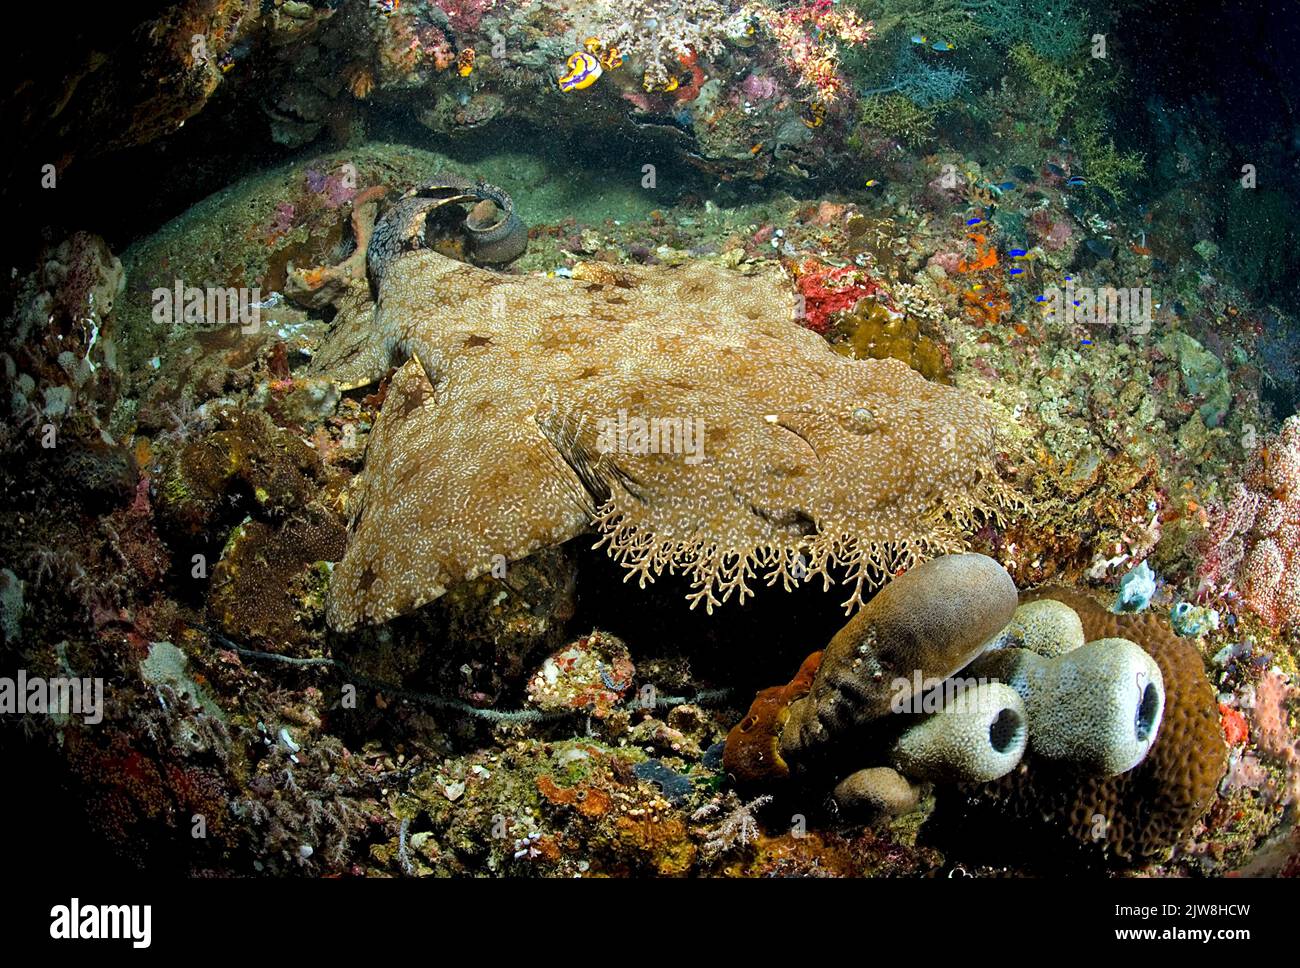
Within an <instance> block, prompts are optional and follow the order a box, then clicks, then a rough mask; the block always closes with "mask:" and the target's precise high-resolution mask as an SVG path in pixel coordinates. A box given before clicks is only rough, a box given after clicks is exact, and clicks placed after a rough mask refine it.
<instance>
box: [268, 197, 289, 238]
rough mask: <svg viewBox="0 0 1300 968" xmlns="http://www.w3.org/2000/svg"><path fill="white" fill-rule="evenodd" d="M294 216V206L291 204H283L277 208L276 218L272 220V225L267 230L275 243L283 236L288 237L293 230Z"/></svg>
mask: <svg viewBox="0 0 1300 968" xmlns="http://www.w3.org/2000/svg"><path fill="white" fill-rule="evenodd" d="M293 216H294V209H293V205H292V204H290V203H289V202H281V203H280V204H279V205H277V206H275V218H273V219H272V220H271V225H270V227H269V228H268V229H267V236H268V237H269V238H270V239H271V240H273V241H274V240H275V239H278V238H280V237H281V236H284V235H288V234H289V231H290V230H291V229H292V228H293Z"/></svg>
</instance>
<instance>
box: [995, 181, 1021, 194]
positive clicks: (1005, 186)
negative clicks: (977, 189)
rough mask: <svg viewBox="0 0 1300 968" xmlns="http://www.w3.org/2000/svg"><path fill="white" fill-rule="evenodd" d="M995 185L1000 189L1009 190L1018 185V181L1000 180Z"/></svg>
mask: <svg viewBox="0 0 1300 968" xmlns="http://www.w3.org/2000/svg"><path fill="white" fill-rule="evenodd" d="M993 187H994V188H996V189H997V190H998V191H1002V192H1009V191H1011V189H1013V188H1015V187H1016V183H1015V182H1013V181H1004V182H998V183H997V184H996V185H994V186H993Z"/></svg>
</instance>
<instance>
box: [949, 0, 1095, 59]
mask: <svg viewBox="0 0 1300 968" xmlns="http://www.w3.org/2000/svg"><path fill="white" fill-rule="evenodd" d="M961 5H962V6H963V7H965V9H966V10H967V11H968V12H969V13H971V14H973V15H974V17H975V19H976V21H977V22H978V23H979V24H980V25H981V26H982V27H983V28H984V29H985V30H987V31H988V32H989V34H990V35H991V36H992V37H993V38H994V39H995V40H997V41H1000V42H1001V43H1003V44H1006V45H1008V46H1010V45H1012V44H1016V43H1020V42H1025V43H1028V44H1029V45H1030V46H1031V47H1033V49H1034V50H1036V51H1037V52H1038V53H1039V54H1042V55H1043V56H1044V57H1050V58H1052V59H1053V60H1066V59H1067V58H1069V57H1070V55H1072V54H1076V53H1078V52H1079V51H1080V50H1081V49H1082V46H1083V41H1084V26H1083V18H1082V16H1081V15H1080V14H1078V13H1076V12H1075V10H1074V9H1073V5H1072V3H1071V2H1070V0H1058V2H1055V3H1053V4H1052V5H1051V7H1050V8H1049V7H1047V5H1046V4H1045V3H1043V0H961Z"/></svg>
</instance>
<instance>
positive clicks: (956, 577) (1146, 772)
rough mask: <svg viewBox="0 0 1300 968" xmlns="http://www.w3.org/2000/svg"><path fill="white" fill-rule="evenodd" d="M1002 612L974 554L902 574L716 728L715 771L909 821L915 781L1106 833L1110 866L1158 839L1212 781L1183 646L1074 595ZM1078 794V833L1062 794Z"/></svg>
mask: <svg viewBox="0 0 1300 968" xmlns="http://www.w3.org/2000/svg"><path fill="white" fill-rule="evenodd" d="M1017 602H1018V598H1017V594H1016V591H1015V587H1014V585H1013V583H1012V582H1011V579H1010V577H1009V576H1007V574H1006V572H1005V571H1004V570H1003V569H1002V568H1001V566H1000V565H998V564H997V563H996V562H994V561H993V560H992V559H989V558H986V557H984V556H982V555H973V554H965V555H948V556H944V557H941V558H937V559H934V560H932V561H930V562H927V563H926V564H924V565H920V566H918V567H916V568H913V569H911V570H910V571H908V572H907V573H905V574H904V575H902V576H901V577H899V578H897V579H895V580H894V581H893V582H892V583H890V584H889V585H888V586H887V587H886V588H885V589H884V590H883V591H882V592H881V593H880V594H878V595H877V596H876V597H875V598H874V599H872V601H871V602H870V603H869V604H868V605H867V607H866V608H864V609H863V610H862V611H860V612H859V613H858V614H857V615H856V616H855V617H854V618H853V619H852V620H851V621H850V622H849V623H848V624H847V625H846V626H845V627H844V628H843V629H841V630H840V632H839V633H837V634H836V636H835V637H834V638H833V639H832V640H831V642H830V644H829V645H828V646H827V648H826V650H825V652H824V653H820V654H818V655H817V657H816V661H814V662H809V663H805V665H804V668H802V669H801V670H800V675H799V676H797V677H796V680H795V681H794V682H792V683H791V684H790V685H788V686H785V687H778V688H776V689H772V690H765V691H764V692H763V693H762V694H760V697H759V701H757V702H756V703H755V708H754V709H753V710H751V715H750V716H749V717H747V718H746V720H745V721H744V722H742V724H741V725H740V726H738V727H737V728H736V729H734V730H732V733H731V735H730V736H728V740H727V752H726V756H725V762H726V764H727V768H728V770H729V772H731V773H732V774H733V776H735V778H736V780H737V781H738V782H740V783H742V784H743V783H749V784H751V785H753V784H763V785H767V786H769V787H770V786H771V785H772V784H773V783H775V782H778V781H798V782H801V783H804V784H808V783H809V782H811V781H813V780H817V781H819V782H825V781H829V782H828V785H833V787H834V793H833V800H834V801H835V803H836V805H837V806H838V808H839V809H840V811H841V813H847V812H859V813H862V812H869V813H875V814H881V813H883V814H898V813H904V812H908V811H910V810H913V809H915V807H916V805H917V803H918V799H919V797H918V793H917V789H916V787H915V786H914V784H916V783H918V782H922V781H928V782H933V783H935V784H938V785H940V786H943V787H957V788H960V789H961V790H962V792H963V794H965V795H973V796H975V797H977V798H983V799H984V800H985V801H987V802H993V801H997V802H1003V803H1007V804H1009V805H1010V804H1012V803H1013V802H1014V804H1015V806H1016V809H1017V815H1018V816H1024V815H1025V814H1027V813H1030V812H1036V813H1037V815H1038V819H1039V820H1040V821H1041V820H1042V819H1043V818H1044V817H1046V818H1051V819H1053V820H1054V821H1055V822H1058V823H1060V824H1062V825H1063V826H1064V827H1065V828H1066V829H1068V830H1070V831H1071V832H1072V833H1076V834H1078V835H1081V836H1087V837H1090V838H1093V839H1096V837H1097V836H1101V837H1102V838H1105V837H1107V836H1110V837H1113V839H1114V847H1115V849H1116V853H1119V854H1120V855H1121V856H1125V857H1128V856H1131V855H1133V854H1134V853H1138V854H1142V855H1144V856H1145V855H1146V854H1148V853H1149V852H1150V849H1151V848H1152V846H1153V845H1156V844H1164V845H1167V844H1168V843H1172V842H1173V841H1174V840H1176V839H1178V838H1179V837H1180V836H1181V835H1182V834H1184V833H1185V832H1186V831H1187V829H1188V828H1189V826H1190V823H1191V822H1194V819H1195V818H1197V817H1199V816H1200V815H1201V813H1203V811H1204V809H1205V807H1207V806H1208V804H1209V799H1210V797H1212V793H1213V788H1214V784H1215V783H1217V779H1218V776H1220V775H1221V774H1222V763H1221V762H1220V761H1221V759H1222V757H1221V756H1220V757H1218V759H1217V760H1216V757H1215V755H1214V751H1215V749H1216V745H1215V744H1216V743H1217V747H1218V749H1219V752H1220V753H1221V752H1222V746H1223V743H1222V740H1221V739H1220V738H1218V735H1217V730H1215V729H1214V728H1213V710H1214V702H1213V690H1212V689H1211V687H1210V684H1209V682H1208V680H1207V679H1206V678H1205V675H1204V672H1203V671H1202V669H1201V667H1200V662H1199V656H1197V655H1196V654H1195V650H1194V648H1192V647H1190V646H1187V645H1186V644H1185V643H1182V642H1181V641H1180V640H1179V639H1178V638H1177V637H1176V636H1174V635H1173V634H1172V632H1170V631H1169V629H1168V628H1167V626H1166V625H1165V624H1164V623H1163V622H1162V621H1161V620H1160V619H1158V618H1156V617H1155V616H1153V615H1116V614H1112V613H1110V612H1108V611H1106V610H1105V609H1103V608H1102V607H1101V606H1100V605H1097V604H1096V603H1094V602H1092V600H1091V599H1089V598H1088V597H1087V596H1084V595H1081V594H1077V593H1070V592H1066V591H1065V590H1056V591H1053V592H1052V594H1051V596H1050V597H1048V596H1047V595H1046V594H1042V593H1040V594H1037V595H1029V596H1026V600H1025V601H1023V602H1022V603H1020V604H1019V605H1017ZM1189 648H1190V649H1191V653H1192V654H1191V655H1190V656H1189V655H1186V654H1184V653H1186V652H1187V650H1188V649H1189ZM1192 659H1195V660H1196V661H1195V662H1194V663H1193V662H1192V661H1191V660H1192ZM1207 697H1208V698H1207ZM1207 710H1208V713H1207ZM1207 723H1208V728H1207V726H1206V724H1207ZM1167 733H1168V734H1171V735H1169V736H1168V737H1167V738H1165V734H1167ZM1162 738H1165V741H1164V742H1163V743H1161V742H1159V741H1160V740H1161V739H1162ZM759 748H761V749H762V750H763V753H764V755H763V756H762V757H761V758H759V759H757V760H756V759H755V757H754V756H753V755H752V753H753V751H754V750H755V749H759ZM746 754H749V755H746ZM864 760H865V762H866V763H867V764H870V766H869V767H868V768H866V769H863V768H861V767H862V765H863V762H864ZM756 763H761V765H762V769H759V770H756V769H755V765H756ZM1216 763H1217V770H1216ZM1179 764H1180V765H1181V766H1180V765H1179ZM1183 768H1185V769H1183ZM1031 777H1037V778H1038V779H1039V781H1041V782H1039V783H1037V784H1035V783H1034V782H1033V781H1032V779H1027V778H1031ZM837 778H838V779H837ZM1076 788H1077V789H1076ZM1085 790H1086V791H1089V792H1088V793H1085V792H1084V791H1085ZM1139 790H1140V791H1141V793H1140V794H1139V793H1138V792H1137V791H1139ZM1088 796H1092V797H1094V802H1092V803H1090V804H1086V805H1085V808H1084V809H1085V811H1086V820H1087V823H1086V824H1083V823H1082V820H1083V819H1084V818H1082V817H1079V816H1075V813H1077V812H1078V811H1074V810H1070V809H1067V808H1065V807H1064V806H1063V804H1062V802H1061V801H1062V800H1064V801H1066V802H1073V803H1074V804H1076V805H1078V804H1080V803H1082V802H1083V799H1086V798H1087V797H1088ZM1139 796H1141V797H1142V798H1144V800H1143V801H1139V800H1138V797H1139ZM1097 798H1099V799H1097ZM1098 804H1100V806H1098ZM1020 808H1024V812H1023V813H1021V812H1020ZM1098 810H1102V811H1103V812H1106V816H1105V817H1104V819H1105V821H1106V822H1105V823H1104V824H1101V825H1099V826H1098V825H1097V824H1096V816H1095V814H1096V812H1097V811H1098ZM1094 827H1097V829H1101V830H1102V833H1101V834H1100V835H1097V834H1095V833H1094ZM1076 828H1078V829H1077V830H1076ZM1171 838H1172V839H1171Z"/></svg>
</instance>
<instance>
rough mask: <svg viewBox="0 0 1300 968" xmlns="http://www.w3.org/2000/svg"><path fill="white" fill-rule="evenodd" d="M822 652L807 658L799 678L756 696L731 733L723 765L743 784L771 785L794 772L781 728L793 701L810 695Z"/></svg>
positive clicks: (797, 674)
mask: <svg viewBox="0 0 1300 968" xmlns="http://www.w3.org/2000/svg"><path fill="white" fill-rule="evenodd" d="M821 660H822V654H821V653H820V652H814V653H813V654H812V655H810V656H808V658H806V659H804V661H803V665H801V666H800V667H799V671H798V672H797V673H795V677H794V678H793V679H791V680H790V681H789V682H788V683H786V684H785V685H784V686H772V687H771V688H770V689H764V690H763V691H762V692H760V693H759V694H758V695H757V696H755V697H754V702H753V704H752V705H751V706H750V707H749V712H748V713H746V714H745V718H744V719H742V720H741V721H740V722H739V723H737V724H736V725H735V726H733V727H732V729H731V732H729V733H728V734H727V745H726V748H725V750H724V751H723V754H722V765H723V767H724V768H725V769H726V771H727V772H728V773H730V774H731V776H732V777H734V778H735V781H736V782H737V783H738V784H740V785H742V786H746V785H754V786H759V785H770V784H772V783H774V782H780V781H781V780H784V779H786V778H787V777H788V776H789V775H790V768H789V767H788V766H787V765H786V762H785V760H784V759H782V758H781V749H780V736H781V727H783V726H784V725H785V721H786V719H787V718H789V715H790V703H792V702H794V701H795V700H796V699H799V698H801V697H803V696H806V695H807V694H808V690H809V689H810V688H811V687H812V681H813V677H814V676H815V675H816V674H817V667H818V666H819V665H821Z"/></svg>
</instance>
